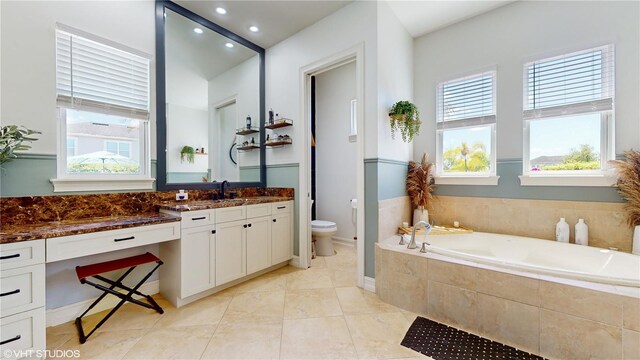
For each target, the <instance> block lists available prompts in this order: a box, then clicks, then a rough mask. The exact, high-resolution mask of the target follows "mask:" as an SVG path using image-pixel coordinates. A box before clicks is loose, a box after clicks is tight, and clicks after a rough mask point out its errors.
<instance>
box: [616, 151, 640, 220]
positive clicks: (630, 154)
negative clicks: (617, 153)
mask: <svg viewBox="0 0 640 360" xmlns="http://www.w3.org/2000/svg"><path fill="white" fill-rule="evenodd" d="M624 156H625V158H626V159H625V160H613V161H610V164H611V165H613V166H614V167H615V168H616V170H618V193H619V194H620V196H622V197H623V198H624V199H625V200H627V204H626V210H627V221H628V222H629V225H631V226H632V227H634V226H638V225H640V151H636V150H629V151H625V153H624Z"/></svg>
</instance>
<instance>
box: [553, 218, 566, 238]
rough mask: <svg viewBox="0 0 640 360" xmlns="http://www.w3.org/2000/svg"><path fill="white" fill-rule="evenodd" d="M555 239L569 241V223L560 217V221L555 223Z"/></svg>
mask: <svg viewBox="0 0 640 360" xmlns="http://www.w3.org/2000/svg"><path fill="white" fill-rule="evenodd" d="M556 241H560V242H565V243H568V242H569V224H567V222H566V221H564V218H560V221H559V222H558V223H557V224H556Z"/></svg>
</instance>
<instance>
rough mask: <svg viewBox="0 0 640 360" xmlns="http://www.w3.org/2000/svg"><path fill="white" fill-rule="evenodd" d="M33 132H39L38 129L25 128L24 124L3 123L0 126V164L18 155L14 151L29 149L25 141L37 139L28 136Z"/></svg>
mask: <svg viewBox="0 0 640 360" xmlns="http://www.w3.org/2000/svg"><path fill="white" fill-rule="evenodd" d="M33 134H41V132H40V131H36V130H31V129H27V128H26V127H24V126H18V125H5V126H2V127H1V128H0V164H4V163H6V162H7V161H11V160H13V159H16V158H17V157H18V155H17V154H15V152H16V151H24V150H29V149H31V146H30V145H27V144H25V142H33V141H36V140H38V139H36V138H33V137H30V136H31V135H33Z"/></svg>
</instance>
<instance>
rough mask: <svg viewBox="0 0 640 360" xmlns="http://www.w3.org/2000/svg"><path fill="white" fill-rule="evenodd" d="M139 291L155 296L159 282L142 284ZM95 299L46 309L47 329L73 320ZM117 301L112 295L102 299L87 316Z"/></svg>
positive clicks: (110, 307) (110, 306) (115, 303)
mask: <svg viewBox="0 0 640 360" xmlns="http://www.w3.org/2000/svg"><path fill="white" fill-rule="evenodd" d="M139 291H140V292H141V293H143V294H149V295H154V294H157V293H159V292H160V281H159V280H154V281H149V282H147V283H144V284H142V286H141V287H140V289H139ZM134 298H135V299H139V298H140V296H138V295H135V296H134ZM96 299H97V297H95V298H92V299H88V300H84V301H80V302H77V303H75V304H69V305H66V306H62V307H59V308H55V309H47V315H46V317H47V327H49V326H56V325H60V324H64V323H66V322H69V321H72V320H75V319H76V318H77V317H78V316H80V314H82V312H83V311H85V310H86V309H87V308H88V307H89V305H91V303H92V302H94V301H95V300H96ZM119 301H120V299H119V298H117V297H115V296H113V295H107V296H106V297H105V298H104V299H102V301H100V303H98V305H96V307H94V308H93V309H91V311H89V312H88V313H87V315H90V314H95V313H98V312H100V311H104V310H108V309H112V308H114V307H115V306H116V305H117V304H118V302H119Z"/></svg>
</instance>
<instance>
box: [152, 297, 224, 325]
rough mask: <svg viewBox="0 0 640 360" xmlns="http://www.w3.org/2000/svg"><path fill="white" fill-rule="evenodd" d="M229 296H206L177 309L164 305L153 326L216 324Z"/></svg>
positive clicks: (220, 317)
mask: <svg viewBox="0 0 640 360" xmlns="http://www.w3.org/2000/svg"><path fill="white" fill-rule="evenodd" d="M231 299H232V298H231V297H229V296H213V295H212V296H208V297H206V298H204V299H200V300H198V301H196V302H193V303H191V304H189V305H186V306H183V307H181V308H179V309H176V308H174V307H166V308H165V313H164V314H163V315H162V317H160V320H158V322H157V323H156V324H155V326H154V328H159V327H175V326H193V325H216V324H218V322H219V321H220V319H222V315H224V312H225V311H226V310H227V307H228V306H229V303H230V302H231Z"/></svg>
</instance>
